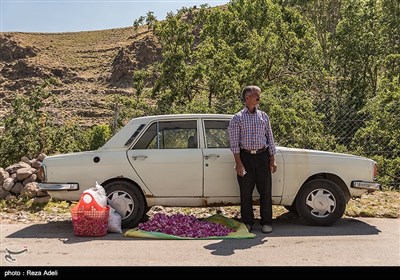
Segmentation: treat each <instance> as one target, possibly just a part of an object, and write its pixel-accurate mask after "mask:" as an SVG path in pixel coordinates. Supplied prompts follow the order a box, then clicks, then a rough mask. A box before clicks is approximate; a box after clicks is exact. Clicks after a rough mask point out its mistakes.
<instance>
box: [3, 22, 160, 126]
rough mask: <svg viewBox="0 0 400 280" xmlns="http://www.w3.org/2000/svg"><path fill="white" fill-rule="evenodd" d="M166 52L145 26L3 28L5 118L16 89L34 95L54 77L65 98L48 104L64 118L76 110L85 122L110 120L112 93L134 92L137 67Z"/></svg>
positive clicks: (56, 91) (60, 95)
mask: <svg viewBox="0 0 400 280" xmlns="http://www.w3.org/2000/svg"><path fill="white" fill-rule="evenodd" d="M160 56H161V48H160V46H159V45H158V44H157V42H156V40H155V37H154V36H153V34H152V33H151V32H150V31H148V30H147V27H145V26H143V27H141V28H139V30H138V31H134V29H133V28H118V29H110V30H100V31H87V32H70V33H0V98H1V99H0V118H2V117H3V116H4V115H5V114H6V112H7V111H8V110H9V106H10V102H11V100H12V96H13V94H14V93H24V94H29V93H30V92H31V91H32V89H33V88H35V87H36V86H37V85H39V84H41V83H42V82H43V81H44V80H45V79H49V78H53V79H56V81H57V84H56V85H53V86H52V87H51V88H50V90H51V91H52V92H53V93H54V94H55V95H56V97H57V99H58V101H59V102H57V103H52V104H49V105H48V109H49V110H51V111H52V112H53V113H55V114H56V115H57V118H58V119H60V120H61V121H62V120H64V119H65V118H66V117H67V116H69V117H70V116H71V115H75V116H76V117H77V119H78V120H79V122H80V123H81V124H82V125H85V126H90V125H92V124H99V123H106V122H109V121H110V120H111V118H112V115H113V112H112V111H111V110H110V109H109V106H107V104H106V103H107V99H106V97H107V96H109V95H113V94H124V95H129V94H133V93H134V89H133V88H132V82H131V81H132V73H133V71H134V70H136V69H142V68H143V67H145V66H147V65H148V64H149V63H152V62H154V61H157V60H159V59H160ZM56 104H60V105H56ZM57 106H58V107H57Z"/></svg>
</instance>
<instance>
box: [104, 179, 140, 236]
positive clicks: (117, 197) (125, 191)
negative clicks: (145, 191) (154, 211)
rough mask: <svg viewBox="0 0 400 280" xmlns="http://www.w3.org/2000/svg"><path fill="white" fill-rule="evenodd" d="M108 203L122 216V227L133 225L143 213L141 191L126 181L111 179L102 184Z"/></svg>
mask: <svg viewBox="0 0 400 280" xmlns="http://www.w3.org/2000/svg"><path fill="white" fill-rule="evenodd" d="M104 188H105V190H106V193H107V199H108V204H109V205H110V206H111V207H112V208H114V209H115V211H116V212H118V214H120V215H121V218H122V227H123V228H128V227H135V226H137V224H138V223H139V222H140V220H141V219H142V217H143V215H144V214H145V210H146V207H145V201H144V197H143V195H142V193H141V191H140V190H139V189H138V188H137V187H136V186H135V185H134V184H132V183H130V182H127V181H112V182H110V183H108V184H106V185H105V186H104Z"/></svg>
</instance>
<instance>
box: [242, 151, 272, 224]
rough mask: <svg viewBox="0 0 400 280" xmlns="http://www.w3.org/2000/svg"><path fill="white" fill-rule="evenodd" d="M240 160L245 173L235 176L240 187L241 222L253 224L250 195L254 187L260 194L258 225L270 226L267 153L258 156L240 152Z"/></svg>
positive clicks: (270, 207) (270, 184)
mask: <svg viewBox="0 0 400 280" xmlns="http://www.w3.org/2000/svg"><path fill="white" fill-rule="evenodd" d="M240 159H241V160H242V163H243V165H244V168H245V169H246V171H247V173H246V175H244V176H243V177H241V176H239V175H238V176H237V179H238V182H239V186H240V215H241V217H242V222H243V223H245V224H250V225H252V224H253V223H254V213H253V198H252V195H253V191H254V186H256V187H257V191H258V193H259V194H260V216H261V222H260V224H261V225H271V224H272V190H271V189H272V180H271V170H270V167H269V153H268V151H266V152H263V153H260V154H249V153H246V152H244V151H242V150H241V151H240Z"/></svg>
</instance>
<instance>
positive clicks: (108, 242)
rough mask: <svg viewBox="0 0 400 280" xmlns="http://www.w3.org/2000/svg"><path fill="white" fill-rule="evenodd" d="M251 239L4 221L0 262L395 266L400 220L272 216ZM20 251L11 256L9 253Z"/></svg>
mask: <svg viewBox="0 0 400 280" xmlns="http://www.w3.org/2000/svg"><path fill="white" fill-rule="evenodd" d="M273 228H274V231H273V232H272V233H271V234H268V235H266V234H263V233H261V231H260V227H259V225H256V226H255V228H254V230H253V233H255V234H256V237H255V238H254V239H241V240H232V239H225V240H150V239H135V238H128V237H124V236H123V235H122V234H118V233H110V234H107V235H106V236H104V237H75V236H74V235H73V230H72V223H71V222H53V223H47V224H2V225H1V228H0V230H1V242H0V243H1V245H0V246H1V248H0V250H1V251H0V258H1V260H0V266H3V267H13V266H399V265H400V234H399V232H400V219H376V218H357V219H353V218H343V219H341V220H340V221H339V222H338V223H336V224H335V225H333V226H330V227H312V226H307V225H305V224H304V223H303V222H302V221H301V220H276V221H274V225H273ZM10 251H11V252H14V253H16V252H19V254H13V255H10V253H9V252H10Z"/></svg>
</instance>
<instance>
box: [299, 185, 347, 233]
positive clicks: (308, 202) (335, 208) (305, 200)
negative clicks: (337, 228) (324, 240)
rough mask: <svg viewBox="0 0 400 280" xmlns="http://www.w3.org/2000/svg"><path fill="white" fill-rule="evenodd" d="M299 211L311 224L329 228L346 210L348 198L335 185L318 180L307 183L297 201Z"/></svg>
mask: <svg viewBox="0 0 400 280" xmlns="http://www.w3.org/2000/svg"><path fill="white" fill-rule="evenodd" d="M296 206H297V211H298V213H299V215H300V216H301V217H303V218H304V219H305V220H306V221H307V222H308V223H309V224H311V225H318V226H328V225H331V224H333V223H335V222H336V221H338V220H339V219H340V218H341V217H342V216H343V214H344V211H345V209H346V198H345V195H344V193H343V191H342V190H341V189H340V187H339V186H338V185H336V184H335V183H333V182H331V181H328V180H325V179H317V180H313V181H310V182H308V183H306V184H305V185H304V186H303V188H302V189H301V190H300V193H299V194H298V196H297V199H296Z"/></svg>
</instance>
